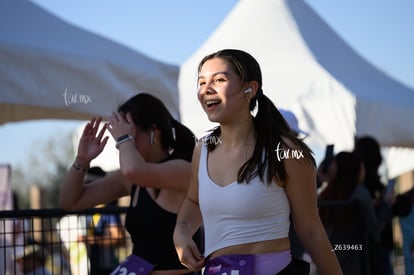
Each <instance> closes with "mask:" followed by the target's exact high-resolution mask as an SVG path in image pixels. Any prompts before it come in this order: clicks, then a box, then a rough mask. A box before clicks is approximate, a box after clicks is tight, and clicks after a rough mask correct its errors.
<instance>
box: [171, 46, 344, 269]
mask: <svg viewBox="0 0 414 275" xmlns="http://www.w3.org/2000/svg"><path fill="white" fill-rule="evenodd" d="M198 87H199V90H198V99H199V101H200V103H201V106H202V108H203V109H204V111H205V112H206V114H207V116H208V118H209V120H210V121H212V122H217V123H219V124H220V125H219V126H218V127H217V128H215V129H213V130H211V132H210V133H209V135H207V136H206V137H204V138H203V139H202V140H200V142H199V143H198V145H199V146H197V147H196V149H195V151H194V154H193V158H192V166H193V172H192V178H191V183H190V188H189V191H188V193H187V197H186V199H185V200H184V202H183V204H182V206H181V209H180V211H179V214H178V218H177V224H176V227H175V232H174V242H175V246H176V249H177V253H178V255H179V258H180V261H181V262H182V264H183V265H185V266H187V267H188V268H189V269H190V270H201V269H203V268H204V274H213V273H216V272H219V273H217V274H224V273H225V272H227V274H249V275H250V274H258V275H266V274H277V273H279V272H281V273H280V274H289V273H286V271H287V270H288V269H289V268H290V267H291V264H290V263H291V260H292V259H291V255H290V243H289V238H288V232H289V215H291V217H292V221H293V223H294V226H295V228H296V232H297V234H298V236H299V238H300V240H301V242H302V243H303V244H304V246H305V248H306V250H307V251H308V252H309V253H310V255H311V257H312V260H313V261H314V263H315V264H316V266H317V268H318V270H319V271H320V273H321V274H329V275H335V274H342V272H341V270H340V267H339V264H338V261H337V259H336V256H335V253H334V252H333V251H332V247H331V245H330V243H329V240H328V238H327V236H326V233H325V230H324V228H323V225H322V224H321V222H320V219H319V216H318V210H317V200H316V198H317V196H316V174H315V161H314V159H313V157H312V152H311V150H310V149H309V148H308V147H307V146H306V145H305V143H304V142H303V141H302V140H300V139H298V138H297V137H296V135H295V133H294V132H293V131H292V130H291V129H290V128H289V126H288V124H287V122H286V121H285V120H284V118H283V117H282V115H281V114H280V112H279V111H278V110H277V108H276V107H275V106H274V104H273V103H272V102H271V100H270V99H269V98H268V97H266V96H265V95H264V94H263V90H262V76H261V70H260V66H259V64H258V63H257V61H256V60H255V59H254V58H253V57H252V56H251V55H250V54H248V53H246V52H244V51H240V50H232V49H229V50H222V51H219V52H216V53H213V54H211V55H208V56H206V57H205V58H204V59H203V60H202V61H201V62H200V64H199V68H198ZM282 92H283V91H282ZM254 110H256V111H255V112H254ZM201 225H203V226H204V231H205V253H204V255H202V254H201V253H200V252H199V251H198V249H197V247H196V245H195V244H194V242H193V241H192V239H191V237H192V235H193V234H194V233H195V232H196V230H197V229H198V228H199V227H200V226H201ZM243 272H245V273H243Z"/></svg>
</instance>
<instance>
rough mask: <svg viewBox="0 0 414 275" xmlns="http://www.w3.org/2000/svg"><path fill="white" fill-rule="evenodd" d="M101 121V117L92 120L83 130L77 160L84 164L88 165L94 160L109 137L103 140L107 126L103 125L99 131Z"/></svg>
mask: <svg viewBox="0 0 414 275" xmlns="http://www.w3.org/2000/svg"><path fill="white" fill-rule="evenodd" d="M101 121H102V118H101V117H99V118H92V119H91V121H89V122H88V124H86V126H85V128H84V129H83V132H82V136H81V138H80V140H79V145H78V155H77V159H78V161H80V162H83V163H84V164H89V162H91V160H93V159H94V158H96V157H97V156H98V155H99V154H100V153H101V152H102V151H103V149H104V147H105V145H106V143H107V141H108V138H109V137H105V138H103V135H104V133H105V130H106V128H107V125H106V124H105V125H104V126H103V127H102V129H101V130H99V125H100V123H101ZM98 130H99V131H98Z"/></svg>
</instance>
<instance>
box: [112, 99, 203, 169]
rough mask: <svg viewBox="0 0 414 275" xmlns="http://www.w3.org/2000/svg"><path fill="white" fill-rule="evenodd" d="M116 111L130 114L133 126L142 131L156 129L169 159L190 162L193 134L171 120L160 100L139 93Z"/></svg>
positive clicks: (171, 117)
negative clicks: (168, 154)
mask: <svg viewBox="0 0 414 275" xmlns="http://www.w3.org/2000/svg"><path fill="white" fill-rule="evenodd" d="M118 111H119V112H121V113H123V114H126V113H128V112H129V113H131V116H132V120H133V121H134V124H135V125H136V126H137V127H138V128H140V129H141V130H142V131H148V130H151V129H153V128H154V127H156V128H158V129H159V130H160V133H161V144H162V146H163V148H164V149H165V150H168V151H169V152H172V153H171V155H170V156H169V159H184V160H187V161H190V162H191V158H192V154H193V150H194V146H195V140H194V134H193V133H192V132H191V131H190V129H188V128H187V127H186V126H184V125H183V124H181V123H180V122H178V121H177V120H175V119H174V118H173V116H172V115H171V113H170V112H169V111H168V109H167V108H166V107H165V105H164V103H163V102H162V101H161V100H159V99H158V98H156V97H154V96H152V95H149V94H146V93H140V94H137V95H135V96H133V97H132V98H130V99H129V100H127V101H126V102H125V103H123V104H122V105H121V106H120V107H119V108H118Z"/></svg>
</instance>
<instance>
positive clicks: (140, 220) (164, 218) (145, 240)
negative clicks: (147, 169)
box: [125, 185, 202, 270]
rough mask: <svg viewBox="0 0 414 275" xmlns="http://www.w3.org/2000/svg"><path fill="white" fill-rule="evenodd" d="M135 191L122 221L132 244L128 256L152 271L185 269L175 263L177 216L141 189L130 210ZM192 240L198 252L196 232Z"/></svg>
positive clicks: (176, 258)
mask: <svg viewBox="0 0 414 275" xmlns="http://www.w3.org/2000/svg"><path fill="white" fill-rule="evenodd" d="M136 189H137V186H136V185H133V186H132V190H131V194H132V195H131V203H130V205H129V208H128V210H127V214H126V218H125V227H126V229H127V231H128V233H129V234H130V236H131V240H132V243H133V250H132V253H133V254H134V255H137V256H139V257H141V258H143V259H145V260H146V261H148V262H150V263H151V264H153V265H154V266H155V267H154V270H168V269H185V267H184V266H183V265H181V263H180V261H179V259H178V255H177V252H176V250H175V246H174V242H173V232H174V227H175V223H176V220H177V214H174V213H172V212H168V211H166V210H165V209H163V208H162V207H160V206H159V205H158V204H157V203H156V202H155V201H154V200H153V199H152V197H151V196H150V194H148V191H147V189H146V188H144V187H141V188H140V190H139V196H138V202H137V204H136V206H135V207H134V206H133V200H134V198H133V196H134V194H135V190H136ZM194 240H195V242H196V244H197V245H198V247H199V248H201V233H200V230H199V231H198V232H197V234H195V236H194ZM201 252H202V251H201Z"/></svg>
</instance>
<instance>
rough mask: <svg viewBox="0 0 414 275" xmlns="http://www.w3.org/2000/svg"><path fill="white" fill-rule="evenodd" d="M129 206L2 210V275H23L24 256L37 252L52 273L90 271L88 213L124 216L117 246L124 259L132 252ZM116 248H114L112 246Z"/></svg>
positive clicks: (0, 246)
mask: <svg viewBox="0 0 414 275" xmlns="http://www.w3.org/2000/svg"><path fill="white" fill-rule="evenodd" d="M126 210H127V208H126V207H111V208H109V207H108V208H93V209H88V210H85V211H78V212H67V211H63V210H61V209H42V210H17V211H14V210H12V211H0V274H1V275H2V274H5V275H8V274H13V275H14V274H22V273H21V265H22V259H25V261H33V264H34V260H32V258H30V259H28V258H29V254H30V255H32V254H33V253H37V254H36V255H38V256H39V257H40V258H41V259H43V260H44V263H43V264H44V267H45V269H46V270H47V271H48V272H49V273H50V274H53V275H55V274H64V275H66V274H74V275H84V274H88V272H89V271H88V270H89V267H88V266H89V261H88V255H87V249H86V245H87V243H85V242H79V241H78V236H79V235H82V234H85V232H86V230H87V228H86V222H85V221H86V217H87V216H88V215H94V214H96V213H99V214H116V215H120V218H121V226H122V228H120V230H124V233H125V234H124V236H125V237H124V238H123V240H121V242H120V243H121V245H117V246H116V247H113V249H114V251H115V254H116V256H117V257H118V258H119V260H120V261H122V260H123V259H124V258H126V257H127V256H128V255H129V253H130V252H131V240H130V236H129V234H128V233H127V232H125V229H124V226H123V225H124V224H125V223H124V220H125V219H124V217H125V213H126ZM111 249H112V247H111ZM30 263H32V262H30Z"/></svg>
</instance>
